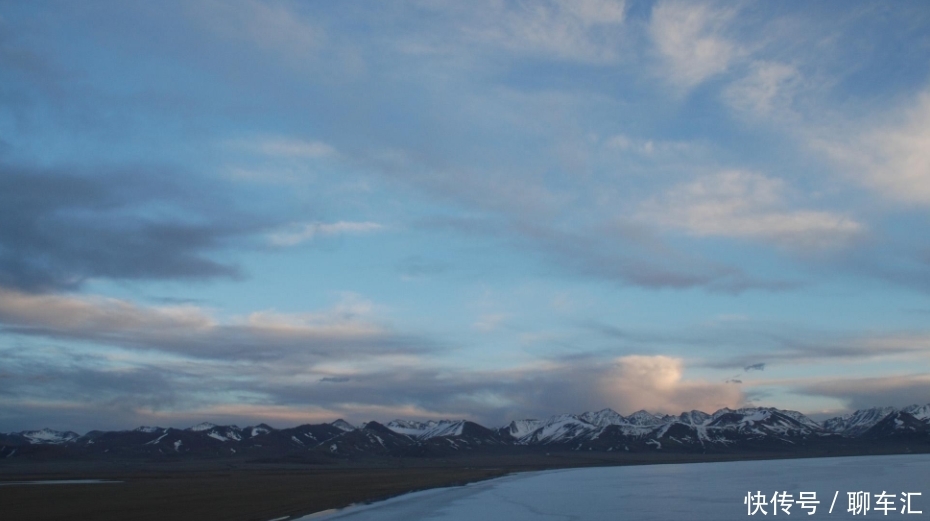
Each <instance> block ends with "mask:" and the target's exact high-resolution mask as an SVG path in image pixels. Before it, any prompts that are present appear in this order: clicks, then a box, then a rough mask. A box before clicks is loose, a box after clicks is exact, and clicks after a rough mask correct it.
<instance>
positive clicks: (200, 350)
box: [0, 288, 436, 363]
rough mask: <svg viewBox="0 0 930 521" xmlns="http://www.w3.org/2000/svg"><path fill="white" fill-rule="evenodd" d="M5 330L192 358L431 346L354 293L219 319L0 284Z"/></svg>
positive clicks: (346, 354)
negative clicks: (316, 308) (319, 305)
mask: <svg viewBox="0 0 930 521" xmlns="http://www.w3.org/2000/svg"><path fill="white" fill-rule="evenodd" d="M0 325H2V326H3V327H4V330H5V332H6V333H12V334H18V335H25V336H29V337H43V338H52V339H59V340H85V341H92V342H95V343H99V344H102V345H108V346H117V347H120V348H124V349H129V350H157V351H162V352H166V353H174V354H180V355H184V356H188V357H191V358H195V359H216V360H253V361H256V360H265V361H269V360H281V359H288V360H291V361H295V362H296V361H302V363H307V362H318V361H322V360H336V359H354V358H357V357H359V356H361V355H366V356H371V357H375V356H379V355H380V356H389V355H394V354H405V353H406V354H410V353H422V352H424V351H426V350H431V349H433V348H435V347H436V346H435V345H434V344H432V343H431V342H429V341H427V340H425V339H423V338H417V337H416V336H407V335H400V334H397V333H395V332H393V331H392V330H391V329H390V328H389V327H387V326H384V325H381V324H379V323H377V322H376V320H375V319H374V317H373V312H372V305H371V303H370V302H367V301H364V300H360V299H358V298H357V297H354V296H351V295H349V296H345V297H343V301H342V302H340V303H339V304H337V305H336V306H333V307H332V308H330V309H328V310H323V311H320V312H315V313H278V312H275V311H258V312H254V313H250V314H248V315H246V316H244V317H236V318H234V319H232V320H229V321H225V322H221V321H219V320H217V319H216V318H215V317H213V315H212V314H211V313H209V312H208V310H205V309H202V308H199V307H197V306H191V305H186V306H142V305H139V304H136V303H133V302H130V301H126V300H121V299H113V298H104V297H93V296H68V295H48V294H44V295H34V294H28V293H22V292H18V291H15V290H9V289H2V288H0Z"/></svg>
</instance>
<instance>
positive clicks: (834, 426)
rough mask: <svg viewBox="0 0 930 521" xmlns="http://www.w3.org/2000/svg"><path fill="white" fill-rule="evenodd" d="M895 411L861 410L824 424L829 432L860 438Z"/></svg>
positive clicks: (874, 408) (891, 408)
mask: <svg viewBox="0 0 930 521" xmlns="http://www.w3.org/2000/svg"><path fill="white" fill-rule="evenodd" d="M895 411H897V409H895V408H894V407H872V408H871V409H861V410H858V411H856V412H853V413H850V414H847V415H844V416H839V417H837V418H830V419H829V420H826V421H825V422H823V428H824V430H826V431H828V432H833V433H836V434H842V435H844V436H858V435H859V434H862V433H863V432H865V431H867V430H869V429H870V428H871V427H872V426H874V425H875V424H877V423H878V422H880V421H882V420H883V419H885V418H886V417H887V416H888V415H889V414H891V413H893V412H895Z"/></svg>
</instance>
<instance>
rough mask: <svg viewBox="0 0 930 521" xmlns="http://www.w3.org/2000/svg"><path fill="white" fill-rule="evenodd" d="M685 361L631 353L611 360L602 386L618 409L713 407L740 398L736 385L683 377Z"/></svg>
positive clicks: (668, 410)
mask: <svg viewBox="0 0 930 521" xmlns="http://www.w3.org/2000/svg"><path fill="white" fill-rule="evenodd" d="M684 370H685V367H684V361H683V360H682V359H680V358H673V357H669V356H663V355H655V356H643V355H630V356H624V357H620V358H617V359H616V360H614V364H613V367H612V368H611V369H610V370H609V371H608V372H607V373H606V374H605V375H604V376H603V377H602V380H601V386H602V390H603V392H604V394H605V395H606V396H607V397H608V398H609V399H610V402H611V403H612V404H613V405H612V406H613V407H614V408H616V409H618V410H619V411H621V412H626V413H630V412H633V411H635V410H637V409H646V410H649V411H651V412H666V413H670V414H677V413H680V412H682V411H690V410H692V409H697V410H701V411H716V410H717V409H720V408H722V407H735V406H738V405H740V404H741V403H742V402H743V394H742V391H741V389H740V388H739V386H736V385H731V384H725V383H710V382H705V381H701V380H686V379H685V378H684Z"/></svg>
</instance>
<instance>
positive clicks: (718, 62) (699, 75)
mask: <svg viewBox="0 0 930 521" xmlns="http://www.w3.org/2000/svg"><path fill="white" fill-rule="evenodd" d="M732 15H733V13H732V12H731V11H724V10H716V9H713V8H712V7H711V6H709V5H706V4H695V3H691V2H662V3H660V4H658V5H656V6H655V7H654V8H653V10H652V21H651V23H650V26H649V33H650V35H651V36H652V39H653V42H654V43H655V45H656V47H657V49H658V50H659V53H661V55H662V57H663V59H664V60H665V65H666V74H667V77H668V79H669V81H670V82H671V83H673V84H676V85H678V86H681V87H684V88H691V87H694V86H696V85H698V84H700V83H702V82H703V81H704V80H706V79H707V78H710V77H711V76H714V75H716V74H720V73H722V72H724V71H726V70H727V68H728V67H729V66H730V63H731V62H732V61H733V60H734V59H735V58H736V57H737V56H738V55H739V54H740V53H741V51H740V50H739V48H738V47H737V46H736V45H735V44H734V43H733V42H731V41H729V40H728V39H726V38H725V37H724V36H723V35H722V34H721V31H722V29H723V27H724V25H725V24H726V23H727V22H728V21H729V20H730V18H731V17H732Z"/></svg>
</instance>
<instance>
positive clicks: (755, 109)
mask: <svg viewBox="0 0 930 521" xmlns="http://www.w3.org/2000/svg"><path fill="white" fill-rule="evenodd" d="M800 81H801V75H800V73H799V72H798V70H797V69H796V68H795V67H794V66H791V65H786V64H784V63H778V62H769V61H757V62H754V63H753V64H752V65H751V66H750V70H749V74H747V75H746V76H745V77H744V78H742V79H740V80H738V81H736V82H734V83H733V84H731V85H730V86H729V87H727V89H726V90H725V91H724V93H723V99H724V101H726V102H727V103H728V104H729V105H730V106H731V107H733V108H734V109H736V110H737V111H740V112H743V113H746V114H750V115H756V116H771V115H778V113H779V112H781V113H783V112H784V111H786V110H788V109H789V107H790V104H791V99H792V97H793V95H794V92H795V91H796V90H797V88H798V86H799V84H800Z"/></svg>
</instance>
